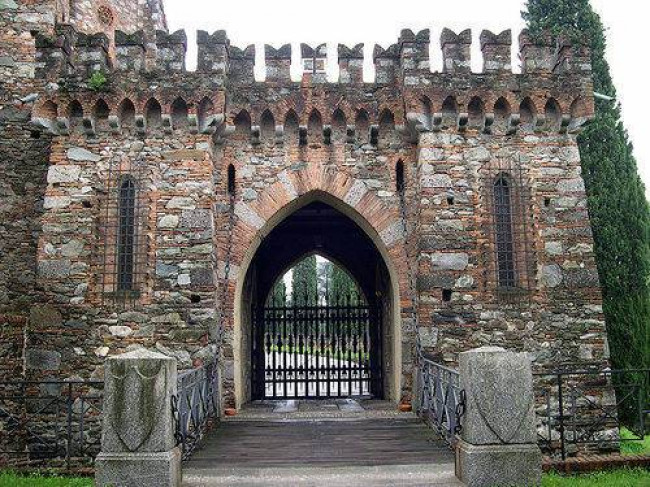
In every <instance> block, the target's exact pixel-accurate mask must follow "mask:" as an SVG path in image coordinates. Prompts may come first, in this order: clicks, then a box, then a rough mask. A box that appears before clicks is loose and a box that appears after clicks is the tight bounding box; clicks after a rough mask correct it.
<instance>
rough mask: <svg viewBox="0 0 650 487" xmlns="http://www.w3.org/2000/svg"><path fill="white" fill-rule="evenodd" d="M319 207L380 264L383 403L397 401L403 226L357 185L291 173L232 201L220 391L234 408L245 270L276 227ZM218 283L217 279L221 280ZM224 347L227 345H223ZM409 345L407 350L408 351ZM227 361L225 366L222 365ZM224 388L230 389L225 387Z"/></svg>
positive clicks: (239, 393)
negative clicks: (354, 233) (348, 227)
mask: <svg viewBox="0 0 650 487" xmlns="http://www.w3.org/2000/svg"><path fill="white" fill-rule="evenodd" d="M314 201H321V202H323V203H326V204H328V205H330V206H332V207H333V208H335V209H337V210H338V211H340V212H341V213H343V214H344V215H345V216H347V217H348V218H350V219H351V220H352V221H354V222H355V223H356V224H357V225H358V226H359V227H360V228H361V229H362V230H363V232H364V233H365V234H366V235H367V236H368V237H369V238H370V239H371V240H372V242H373V244H374V245H375V247H376V249H377V251H378V252H379V254H380V255H381V258H382V259H383V263H384V264H385V266H386V268H387V270H388V275H389V279H390V288H391V289H390V291H391V292H390V294H391V296H390V298H389V299H390V309H391V313H390V317H389V318H388V319H389V320H390V327H391V329H390V337H389V339H390V352H386V353H390V360H389V361H388V362H390V365H389V370H386V371H385V374H386V375H387V376H388V379H387V387H386V397H387V398H388V399H391V400H393V401H395V402H397V401H399V400H400V398H401V396H402V392H403V391H402V387H403V384H404V382H405V381H404V378H403V377H402V374H403V369H404V367H403V366H402V347H403V344H402V316H401V310H402V306H403V305H404V303H407V304H406V306H409V305H410V300H409V297H408V293H407V292H406V290H407V289H408V285H407V283H408V276H407V272H406V266H405V250H404V239H403V223H402V220H401V218H400V215H399V211H398V208H397V207H390V206H389V205H387V204H386V203H384V202H383V201H382V200H381V199H380V198H379V197H378V196H377V195H376V194H375V193H374V192H373V191H372V190H371V189H369V188H368V187H367V185H366V184H365V183H364V182H363V181H361V180H358V179H354V178H351V177H349V176H347V175H345V174H342V173H335V172H332V171H330V170H328V169H327V168H323V169H322V170H319V168H318V167H314V168H312V169H303V170H297V171H290V170H285V171H283V172H281V173H280V174H279V175H278V180H277V181H276V182H275V183H274V184H272V185H271V186H269V187H267V188H266V189H265V190H264V191H261V192H260V193H259V194H258V197H257V199H256V200H255V201H253V202H250V203H245V202H242V201H238V202H237V203H236V205H235V214H236V217H237V218H236V223H235V227H234V232H233V234H234V241H233V255H232V269H233V271H232V274H231V276H230V282H229V293H228V300H229V303H227V304H228V308H229V309H232V310H233V313H232V319H231V320H229V323H228V325H229V327H230V331H231V333H228V334H227V337H228V338H227V339H226V344H225V356H226V377H225V380H226V381H231V382H230V384H227V387H226V390H229V391H232V392H231V394H232V395H231V394H228V395H227V397H226V400H227V402H228V403H230V405H235V406H237V407H239V406H241V405H242V404H243V403H245V402H246V401H247V400H248V398H249V397H250V396H249V391H247V386H246V384H247V378H246V367H247V365H246V363H245V362H246V360H247V359H246V353H245V346H243V345H242V337H243V336H244V333H243V331H244V330H245V327H247V326H248V323H247V321H248V317H246V316H244V312H243V310H244V307H243V306H242V299H245V297H244V286H245V281H246V276H247V273H248V270H249V266H250V264H251V262H252V260H253V258H254V256H255V254H256V252H257V250H258V248H259V246H260V244H261V242H262V240H263V239H264V238H265V236H267V235H268V234H269V233H270V232H271V231H272V230H273V229H274V228H275V227H276V226H277V225H278V224H279V223H280V222H282V221H283V220H284V219H285V218H287V216H289V215H291V214H292V213H294V212H295V211H297V210H298V209H300V208H302V207H304V206H305V205H308V204H309V203H312V202H314ZM222 277H223V276H222ZM228 342H230V343H228ZM412 345H413V344H410V343H409V344H407V346H412ZM229 361H230V363H228V362H229ZM228 386H230V387H228Z"/></svg>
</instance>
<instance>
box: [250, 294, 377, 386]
mask: <svg viewBox="0 0 650 487" xmlns="http://www.w3.org/2000/svg"><path fill="white" fill-rule="evenodd" d="M329 297H330V296H326V297H325V298H324V299H323V298H322V297H320V296H318V295H317V296H314V297H312V298H311V299H310V301H311V304H309V305H303V306H298V305H291V304H290V303H287V302H283V301H281V300H280V299H278V298H277V297H276V299H271V300H270V302H269V303H268V305H266V306H264V307H262V308H260V309H259V310H258V312H257V313H256V317H255V323H254V338H253V359H254V360H255V362H254V371H255V373H254V375H253V377H254V381H255V383H254V387H253V389H254V391H255V393H256V394H255V397H256V398H259V399H262V398H264V399H286V398H332V397H351V396H353V397H358V396H364V397H372V396H375V395H381V394H380V391H381V383H382V381H381V363H380V361H381V352H380V349H381V347H380V344H381V340H380V337H379V335H378V331H379V330H380V323H381V317H380V310H379V309H376V307H372V306H370V305H369V304H368V303H367V301H366V300H365V298H363V297H362V296H360V295H358V294H356V295H355V294H347V295H343V296H336V297H334V299H328V298H329Z"/></svg>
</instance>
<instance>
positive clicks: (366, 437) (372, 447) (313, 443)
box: [183, 415, 461, 487]
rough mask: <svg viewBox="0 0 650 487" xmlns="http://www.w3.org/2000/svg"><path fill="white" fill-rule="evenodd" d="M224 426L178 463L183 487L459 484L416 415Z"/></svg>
mask: <svg viewBox="0 0 650 487" xmlns="http://www.w3.org/2000/svg"><path fill="white" fill-rule="evenodd" d="M405 416H406V417H396V418H391V417H386V418H377V417H375V418H349V417H347V418H338V419H331V418H330V419H291V420H286V419H284V420H269V421H264V420H259V419H258V420H245V421H242V420H241V419H240V420H237V421H228V420H226V421H224V422H223V423H222V424H221V425H220V426H219V427H218V428H217V429H216V430H215V431H214V432H212V433H211V434H210V436H209V437H208V438H206V439H205V441H204V443H203V445H202V446H201V447H200V448H199V449H198V450H197V451H196V452H195V453H194V455H193V456H192V458H190V460H188V461H187V462H185V463H184V465H183V470H184V484H183V485H185V486H191V487H194V486H199V485H202V486H210V485H215V486H216V485H250V486H258V485H259V486H261V485H278V486H279V485H285V486H286V485H310V486H317V485H327V486H329V487H331V486H335V485H347V486H354V485H377V486H380V485H461V484H460V483H457V481H456V480H455V479H454V477H453V454H452V452H451V450H450V449H449V447H448V446H447V445H446V444H445V443H444V442H443V441H442V440H440V439H439V438H437V437H436V435H435V433H434V432H433V431H431V430H430V429H429V428H427V427H426V426H425V425H424V424H423V423H422V422H420V420H419V419H417V418H416V417H415V416H411V415H405Z"/></svg>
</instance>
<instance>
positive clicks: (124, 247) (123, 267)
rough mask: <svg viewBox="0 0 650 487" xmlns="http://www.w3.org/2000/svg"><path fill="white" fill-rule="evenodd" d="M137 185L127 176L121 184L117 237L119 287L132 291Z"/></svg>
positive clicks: (121, 289) (122, 289)
mask: <svg viewBox="0 0 650 487" xmlns="http://www.w3.org/2000/svg"><path fill="white" fill-rule="evenodd" d="M135 193H136V185H135V181H134V180H133V178H132V177H130V176H127V177H125V178H124V179H122V183H121V184H120V197H119V210H118V219H119V222H118V238H117V289H118V291H132V290H133V287H134V286H133V283H134V263H135V202H136V199H135V198H136V194H135Z"/></svg>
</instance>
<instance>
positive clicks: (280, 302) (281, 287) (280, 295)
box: [269, 276, 287, 306]
mask: <svg viewBox="0 0 650 487" xmlns="http://www.w3.org/2000/svg"><path fill="white" fill-rule="evenodd" d="M269 299H270V304H271V305H273V306H286V305H287V285H286V284H285V282H284V276H282V277H281V278H280V279H278V281H277V282H276V283H275V285H274V286H273V290H272V291H271V295H270V296H269Z"/></svg>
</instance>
